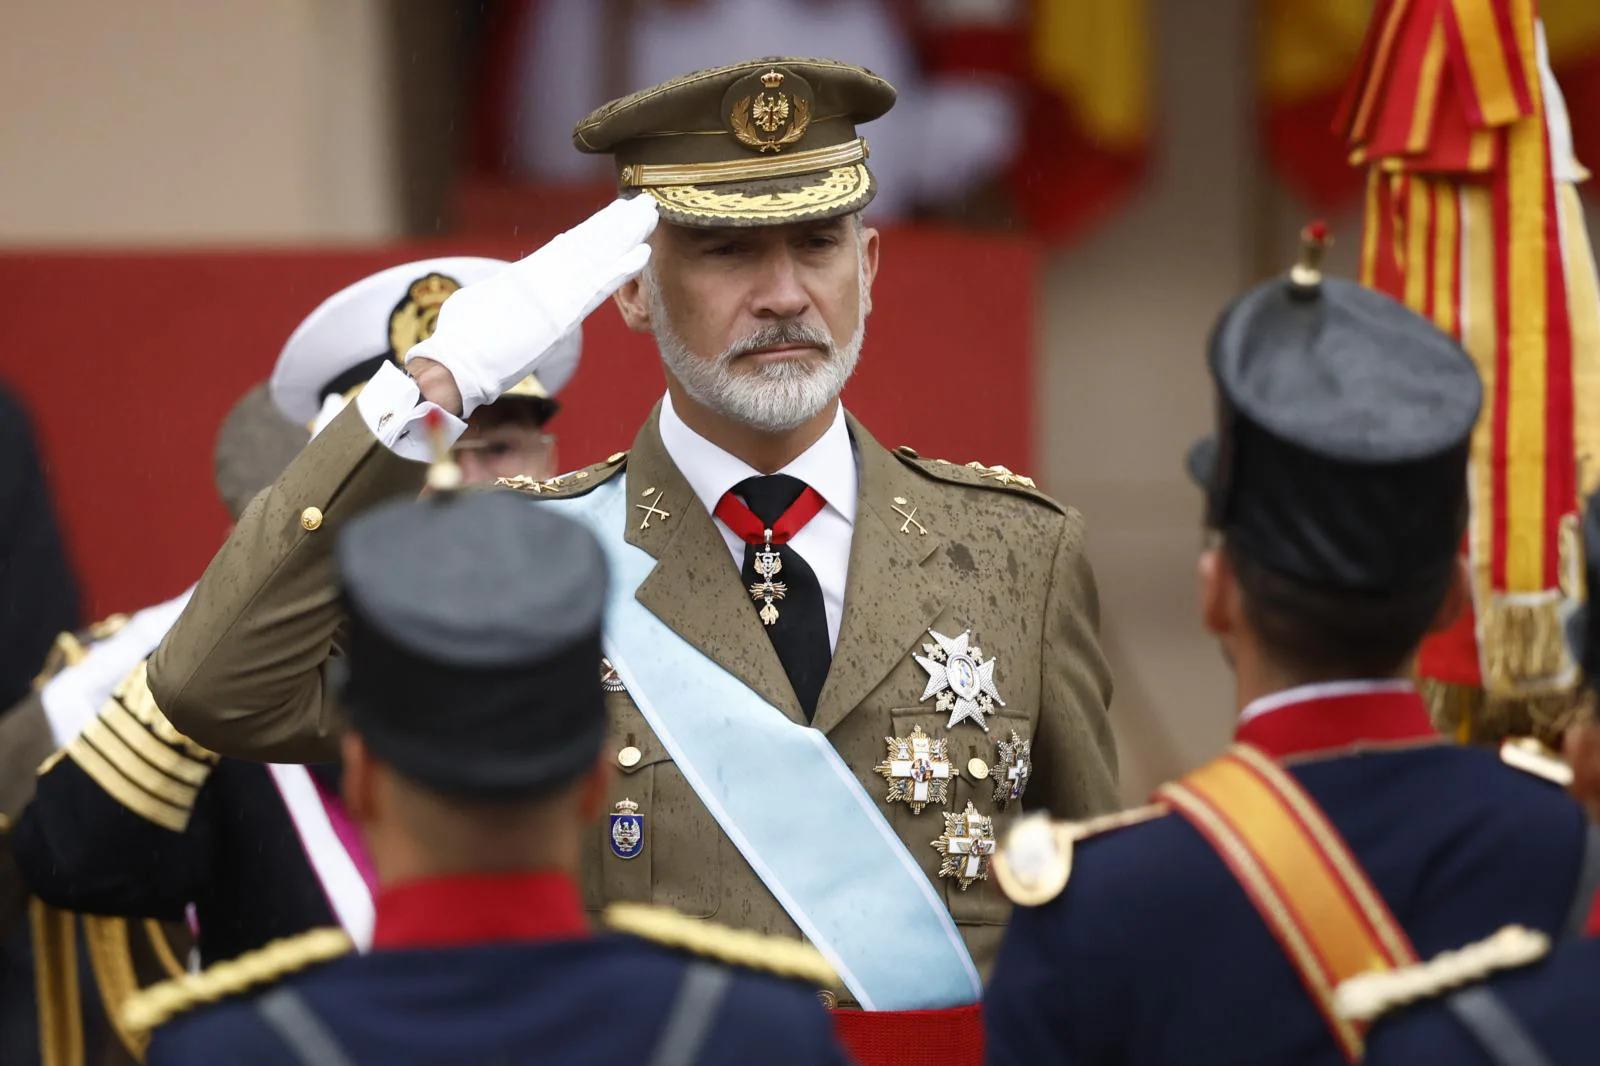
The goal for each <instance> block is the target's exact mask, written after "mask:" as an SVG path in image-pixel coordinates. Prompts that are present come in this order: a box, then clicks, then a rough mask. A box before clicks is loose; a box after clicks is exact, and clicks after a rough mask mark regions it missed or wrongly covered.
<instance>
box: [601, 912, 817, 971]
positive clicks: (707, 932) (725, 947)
mask: <svg viewBox="0 0 1600 1066" xmlns="http://www.w3.org/2000/svg"><path fill="white" fill-rule="evenodd" d="M604 921H605V924H606V925H607V926H608V927H610V928H612V929H615V930H617V931H618V932H620V933H629V934H631V935H633V936H636V937H640V938H641V939H644V940H649V941H653V942H654V943H657V944H662V945H665V946H666V947H669V948H677V949H678V950H680V951H687V952H689V953H690V954H692V955H699V956H702V957H704V958H708V959H715V960H716V961H718V962H725V963H729V964H731V965H733V966H743V967H745V968H746V969H750V970H762V971H764V972H766V973H775V974H777V975H778V976H780V977H792V978H794V979H795V980H797V981H804V982H806V983H807V984H809V985H811V986H812V987H814V988H838V987H839V986H840V982H839V975H838V974H837V973H836V972H835V971H834V969H833V967H832V966H830V965H829V964H828V960H827V959H825V958H823V956H822V952H820V951H818V950H817V949H816V948H814V947H812V946H811V945H810V944H805V943H801V942H800V941H798V940H787V939H785V938H783V937H776V936H765V935H763V934H761V933H752V932H750V931H749V930H746V929H731V928H729V927H728V926H725V925H718V924H717V923H715V922H708V921H705V920H703V919H700V918H690V917H689V916H688V915H685V914H680V913H678V912H677V911H675V910H673V909H672V908H671V907H655V906H650V905H648V904H643V903H614V904H612V905H611V906H610V907H607V908H606V912H605V918H604Z"/></svg>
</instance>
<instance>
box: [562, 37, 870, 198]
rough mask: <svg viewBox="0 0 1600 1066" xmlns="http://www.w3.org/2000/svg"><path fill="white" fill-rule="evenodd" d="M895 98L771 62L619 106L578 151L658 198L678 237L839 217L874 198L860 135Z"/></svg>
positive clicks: (597, 116) (811, 65) (688, 80)
mask: <svg viewBox="0 0 1600 1066" xmlns="http://www.w3.org/2000/svg"><path fill="white" fill-rule="evenodd" d="M894 98H895V92H894V86H892V85H890V84H889V83H888V82H886V81H884V80H883V79H882V78H880V77H878V76H877V75H876V74H873V73H872V72H871V71H869V70H866V69H864V68H862V67H857V66H852V65H850V64H848V63H837V62H834V61H833V60H830V59H791V58H782V57H769V58H767V59H756V60H751V61H749V62H746V63H735V64H733V65H732V66H726V67H717V68H715V69H713V70H702V71H697V72H695V73H693V74H685V75H684V76H683V77H680V78H674V79H672V80H671V81H669V82H666V83H664V84H661V85H657V86H656V87H654V88H652V89H644V90H642V91H640V92H636V93H633V94H632V95H629V96H624V97H622V98H621V99H620V100H613V101H611V102H610V103H609V104H606V105H605V106H604V107H601V108H600V109H599V110H597V111H595V112H594V113H593V114H591V115H590V116H589V117H588V118H586V119H584V120H583V121H582V122H580V123H578V125H577V128H576V129H574V130H573V131H572V141H573V144H575V145H576V146H577V148H578V150H579V151H582V152H595V153H608V154H610V155H612V156H614V157H615V158H616V162H617V184H618V186H619V187H620V188H621V190H622V192H623V194H625V195H626V194H628V193H630V192H635V191H641V192H647V193H649V194H650V195H651V196H653V197H655V199H656V202H657V203H658V204H659V205H660V211H661V217H662V218H664V219H666V220H667V221H668V222H674V223H677V224H678V225H680V226H708V227H709V226H763V225H775V224H778V223H783V222H798V221H802V220H806V219H820V218H833V217H836V216H838V215H845V214H849V213H851V212H853V211H859V210H861V208H863V207H865V206H866V205H867V204H868V203H869V202H870V201H871V200H872V197H873V196H874V195H875V194H876V192H877V182H876V179H874V178H873V176H872V172H871V171H870V170H868V169H867V142H866V139H865V138H864V137H862V136H861V135H860V134H859V133H858V132H857V130H856V127H857V125H859V124H861V123H864V122H870V121H871V120H873V119H875V118H878V117H879V116H881V115H882V114H884V113H885V112H886V111H888V110H889V108H891V107H893V106H894Z"/></svg>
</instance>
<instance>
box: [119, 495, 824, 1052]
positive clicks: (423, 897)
mask: <svg viewBox="0 0 1600 1066" xmlns="http://www.w3.org/2000/svg"><path fill="white" fill-rule="evenodd" d="M458 476H459V474H458ZM339 570H340V578H341V587H342V588H343V592H344V597H345V602H346V604H347V605H348V606H349V610H350V627H349V630H348V632H349V635H350V644H349V649H348V655H347V657H346V659H345V662H346V664H347V665H348V670H347V673H346V678H345V683H344V685H343V686H342V689H343V692H342V695H343V703H344V706H346V707H347V708H349V711H350V715H351V726H352V728H351V732H350V733H348V734H347V735H346V737H345V742H344V767H345V773H344V775H343V789H342V791H343V794H344V796H345V798H346V801H347V806H348V809H349V811H350V813H351V816H352V818H353V819H354V821H355V823H356V824H357V825H358V826H359V827H360V830H361V832H362V834H363V836H364V838H365V839H366V841H367V842H368V844H369V846H370V853H371V856H372V860H373V864H374V867H375V870H376V877H377V880H378V883H379V890H378V896H377V923H376V926H375V928H374V930H373V941H372V951H371V952H370V953H368V954H363V955H359V956H355V957H350V958H341V957H340V956H343V955H346V954H348V952H349V950H350V948H351V942H350V939H349V937H348V936H347V935H346V934H345V933H344V932H343V931H341V930H338V929H321V930H314V931H310V932H307V933H303V934H301V935H300V936H297V937H293V938H288V939H284V940H280V941H277V942H276V943H274V944H271V945H269V946H267V947H265V948H263V949H262V950H260V951H257V952H253V953H251V954H249V955H245V956H242V957H240V958H238V959H236V960H233V961H232V962H228V963H224V964H222V965H220V966H217V967H213V968H211V969H209V970H207V971H205V972H203V973H200V974H195V975H188V976H185V977H182V978H179V979H177V980H175V981H172V982H169V983H167V984H164V985H160V986H157V987H156V988H153V989H150V990H148V991H146V992H144V993H142V994H141V995H140V996H138V997H137V998H135V999H134V1000H133V1001H132V1002H130V1003H129V1004H128V1006H127V1008H126V1010H125V1011H124V1016H125V1020H126V1022H127V1024H128V1025H129V1027H130V1028H132V1029H135V1030H138V1031H146V1030H148V1029H150V1028H151V1027H153V1026H160V1028H158V1029H157V1030H156V1032H155V1036H154V1041H153V1042H152V1045H151V1049H150V1056H149V1062H150V1066H188V1064H193V1066H202V1064H211V1063H216V1062H249V1063H254V1064H259V1066H266V1064H284V1066H291V1064H293V1066H338V1064H343V1063H349V1064H354V1063H386V1064H400V1063H419V1064H421V1063H444V1062H461V1063H485V1062H495V1063H501V1064H504V1066H532V1064H534V1063H562V1064H570V1066H587V1064H593V1066H609V1064H613V1063H624V1062H626V1063H640V1064H641V1066H668V1064H670V1066H718V1064H727V1066H734V1064H741V1066H742V1064H745V1063H749V1062H753V1061H755V1060H756V1059H757V1058H759V1059H761V1060H762V1061H764V1062H769V1063H771V1064H773V1066H843V1064H844V1062H845V1057H844V1053H843V1052H842V1050H841V1049H840V1048H839V1046H838V1044H837V1043H836V1042H835V1040H834V1037H833V1033H832V1031H831V1029H830V1026H829V1024H828V1019H827V1015H826V1014H825V1013H824V1012H823V1010H822V1008H821V1007H820V1006H819V1005H818V1004H817V1001H816V998H815V986H816V985H817V984H819V983H820V984H831V983H832V981H833V979H834V978H833V975H832V973H831V972H830V971H829V969H828V966H827V963H826V962H825V961H824V960H823V958H822V956H821V955H820V954H818V953H817V952H816V950H815V949H813V948H810V947H806V946H805V945H802V944H796V943H794V942H793V941H779V940H772V939H769V938H762V937H757V936H752V935H750V934H740V933H737V932H735V931H733V930H730V929H726V928H721V927H715V926H712V925H711V924H710V923H706V922H699V921H695V920H693V919H690V918H685V917H682V916H680V915H675V914H673V913H671V912H670V911H667V910H664V909H662V908H657V907H639V906H637V905H624V906H622V907H621V908H619V909H618V910H616V911H614V912H613V913H612V914H611V915H610V924H611V925H613V926H614V927H617V928H619V929H621V930H623V931H627V932H631V933H633V934H635V935H632V936H612V935H608V936H595V935H593V934H592V932H591V929H590V925H589V921H588V919H587V917H586V916H585V914H584V910H583V904H582V899H581V896H580V893H579V890H578V886H577V882H576V876H577V868H578V865H579V862H580V854H581V851H582V845H581V839H582V835H583V826H584V825H585V824H586V823H588V822H591V821H594V820H595V819H596V818H600V817H602V811H601V808H602V805H603V800H604V797H605V794H606V779H607V778H609V777H610V776H611V775H612V774H613V773H614V768H613V763H612V760H611V759H610V758H609V756H608V754H606V753H604V752H603V750H602V749H603V744H604V741H605V733H606V708H605V692H604V690H603V689H602V687H601V684H600V677H599V675H598V674H597V673H596V671H595V669H594V664H595V661H596V659H598V658H599V656H600V621H601V614H602V610H603V607H604V604H605V600H606V589H607V583H606V563H605V556H604V555H603V553H602V552H601V549H600V546H599V545H598V544H597V543H596V542H595V539H594V537H593V536H591V535H590V534H589V533H588V532H587V531H586V530H585V529H583V528H582V527H581V526H579V525H578V524H576V523H574V522H571V521H568V520H566V519H563V518H561V517H559V516H557V515H555V514H552V513H550V512H548V511H546V510H540V509H534V508H529V507H528V506H527V505H526V504H524V503H523V502H522V501H521V500H519V499H517V498H516V497H515V496H513V495H511V494H510V493H506V492H492V493H471V494H468V495H465V496H459V495H455V494H447V495H444V496H441V497H435V498H433V499H430V500H427V501H409V502H400V503H395V504H391V505H389V506H386V507H383V508H379V509H378V510H376V511H374V512H372V513H371V514H368V515H366V516H363V517H362V518H361V519H359V520H358V521H356V522H353V523H351V524H350V526H349V527H348V528H347V530H346V531H345V532H344V534H343V535H342V536H341V538H340V547H339ZM219 1000H223V1002H221V1003H218V1001H219ZM212 1003H218V1005H216V1006H209V1007H208V1006H207V1004H212ZM196 1008H198V1009H196ZM169 1020H171V1024H169V1025H168V1024H163V1023H165V1022H168V1021H169Z"/></svg>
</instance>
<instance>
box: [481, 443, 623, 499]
mask: <svg viewBox="0 0 1600 1066" xmlns="http://www.w3.org/2000/svg"><path fill="white" fill-rule="evenodd" d="M627 465H628V453H627V452H612V453H611V454H610V455H609V456H607V457H606V460H605V462H603V463H595V464H594V465H593V466H587V467H584V468H583V469H582V470H574V471H572V472H571V473H570V474H558V475H556V476H555V477H553V478H546V479H544V480H542V481H541V480H540V479H539V478H536V477H526V476H522V475H519V476H517V477H503V478H501V479H500V480H498V481H496V482H495V483H494V484H495V488H498V489H514V490H515V491H517V492H526V493H528V494H529V495H530V496H554V497H556V498H558V499H572V498H573V497H574V496H582V495H583V494H584V493H586V492H593V491H594V490H595V489H597V488H599V487H600V486H601V485H604V484H605V483H606V482H607V481H610V480H611V479H612V478H614V477H616V476H617V475H618V474H620V473H622V471H623V468H624V467H626V466H627Z"/></svg>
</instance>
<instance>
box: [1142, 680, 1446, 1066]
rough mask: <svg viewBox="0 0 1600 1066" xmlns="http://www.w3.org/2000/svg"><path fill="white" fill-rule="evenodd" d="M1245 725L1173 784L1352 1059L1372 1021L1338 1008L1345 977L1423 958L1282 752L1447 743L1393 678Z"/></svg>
mask: <svg viewBox="0 0 1600 1066" xmlns="http://www.w3.org/2000/svg"><path fill="white" fill-rule="evenodd" d="M1306 696H1307V698H1306V699H1304V700H1300V701H1296V702H1291V703H1286V704H1284V705H1282V706H1280V707H1276V708H1273V709H1271V710H1268V711H1265V712H1264V713H1261V714H1259V715H1257V716H1255V717H1253V718H1251V719H1249V720H1248V721H1245V722H1242V723H1241V724H1240V726H1239V729H1238V731H1237V732H1236V733H1235V740H1236V741H1237V742H1238V743H1236V745H1235V746H1234V748H1233V749H1232V750H1230V751H1229V752H1228V753H1227V754H1226V755H1224V756H1222V757H1221V758H1220V759H1217V760H1215V761H1213V762H1211V763H1208V764H1207V765H1205V766H1203V767H1201V768H1200V769H1198V770H1196V771H1195V772H1194V773H1192V774H1190V775H1188V776H1187V777H1185V778H1184V779H1183V780H1181V781H1178V782H1175V783H1173V784H1169V785H1165V786H1163V787H1162V788H1161V789H1160V790H1159V791H1158V792H1157V796H1158V797H1159V798H1160V799H1161V800H1163V801H1165V802H1167V803H1168V804H1170V805H1171V806H1172V808H1173V810H1174V811H1175V812H1176V813H1178V814H1179V815H1181V816H1182V817H1183V818H1184V819H1186V820H1187V821H1188V822H1189V823H1190V824H1191V825H1193V826H1194V827H1195V829H1196V830H1198V831H1199V833H1200V834H1201V835H1202V836H1203V837H1205V839H1206V841H1207V842H1208V843H1210V844H1211V846H1212V847H1213V848H1214V849H1216V852H1217V854H1218V855H1219V856H1220V857H1221V858H1222V860H1223V862H1225V863H1226V864H1227V866H1228V869H1229V870H1230V871H1231V872H1232V873H1233V875H1234V877H1235V878H1236V879H1237V880H1238V881H1239V884H1240V886H1241V887H1242V888H1243V889H1244V891H1245V893H1246V895H1248V896H1249V897H1250V901H1251V903H1253V904H1254V905H1255V907H1256V910H1257V912H1258V913H1259V914H1260V915H1261V918H1262V920H1263V921H1264V922H1265V923H1266V925H1267V927H1268V928H1269V929H1270V930H1271V931H1272V935H1273V936H1274V937H1275V938H1276V939H1277V940H1278V943H1279V945H1280V946H1281V947H1282V948H1283V951H1284V954H1285V956H1287V958H1288V959H1289V961H1290V962H1291V963H1292V964H1293V965H1294V968H1295V970H1296V971H1297V972H1298V973H1299V975H1300V979H1301V981H1302V982H1303V983H1304V984H1305V986H1306V990H1307V992H1308V993H1309V994H1310V996H1311V998H1312V1001H1313V1002H1314V1003H1315V1004H1316V1005H1317V1008H1318V1010H1319V1011H1321V1013H1322V1015H1323V1017H1324V1019H1325V1020H1326V1021H1327V1023H1328V1028H1329V1031H1330V1033H1331V1034H1332V1036H1333V1038H1334V1041H1335V1042H1336V1043H1337V1044H1338V1046H1339V1048H1340V1050H1341V1051H1342V1052H1343V1053H1344V1055H1345V1057H1346V1058H1348V1059H1349V1060H1350V1061H1351V1062H1358V1061H1360V1058H1361V1054H1362V1050H1363V1037H1364V1036H1365V1027H1364V1026H1362V1025H1359V1024H1356V1023H1353V1022H1350V1021H1348V1020H1347V1019H1345V1018H1342V1017H1340V1016H1339V1014H1338V1013H1337V1012H1336V1011H1335V1010H1334V1008H1333V991H1334V989H1335V988H1337V987H1338V986H1339V983H1340V982H1341V981H1345V980H1348V979H1349V978H1351V977H1355V976H1356V975H1358V974H1361V973H1366V972H1370V971H1373V970H1388V969H1395V968H1397V967H1400V966H1406V965H1411V964H1413V963H1415V962H1416V961H1417V955H1416V951H1415V949H1414V948H1413V947H1412V946H1411V941H1410V938H1409V937H1408V936H1407V935H1406V933H1405V930H1404V929H1402V928H1401V927H1400V923H1399V922H1398V921H1396V919H1395V917H1394V915H1393V914H1392V913H1391V912H1390V911H1389V907H1388V905H1387V904H1386V903H1385V902H1384V900H1383V897H1382V896H1380V895H1379V894H1378V891H1377V889H1376V888H1374V887H1373V885H1372V882H1371V881H1370V880H1369V879H1368V878H1367V875H1366V872H1365V871H1364V870H1362V868H1361V865H1360V863H1358V862H1357V861H1356V858H1355V856H1354V855H1352V854H1351V853H1350V849H1349V846H1348V845H1347V844H1345V842H1344V840H1343V838H1342V837H1340V836H1339V833H1338V831H1337V830H1336V829H1335V828H1334V827H1333V825H1332V823H1330V822H1329V821H1328V820H1327V816H1326V815H1324V814H1323V812H1322V810H1321V809H1320V808H1319V807H1318V806H1317V805H1316V803H1315V801H1313V800H1312V798H1311V797H1310V795H1309V794H1307V793H1306V792H1305V790H1304V789H1302V788H1301V787H1300V785H1299V783H1298V782H1296V781H1295V779H1294V778H1293V777H1292V776H1290V774H1289V773H1288V772H1287V771H1285V770H1284V769H1283V768H1282V767H1281V766H1280V765H1278V763H1277V762H1275V761H1274V760H1275V759H1280V758H1285V757H1288V756H1293V755H1306V754H1312V753H1325V754H1326V753H1331V752H1334V751H1338V750H1341V749H1354V748H1362V747H1369V748H1370V747H1383V746H1387V745H1396V744H1407V743H1416V742H1419V741H1424V740H1433V741H1437V740H1438V739H1439V737H1438V734H1437V733H1436V732H1435V731H1434V729H1433V726H1432V723H1431V722H1430V721H1429V720H1428V714H1427V710H1426V709H1425V708H1424V706H1423V703H1422V700H1421V698H1420V697H1419V696H1418V695H1417V694H1416V693H1415V692H1414V691H1411V690H1410V689H1409V688H1397V687H1396V686H1393V685H1386V684H1372V685H1335V686H1325V687H1323V692H1322V694H1319V695H1313V694H1312V692H1310V691H1308V692H1307V693H1306Z"/></svg>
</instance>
